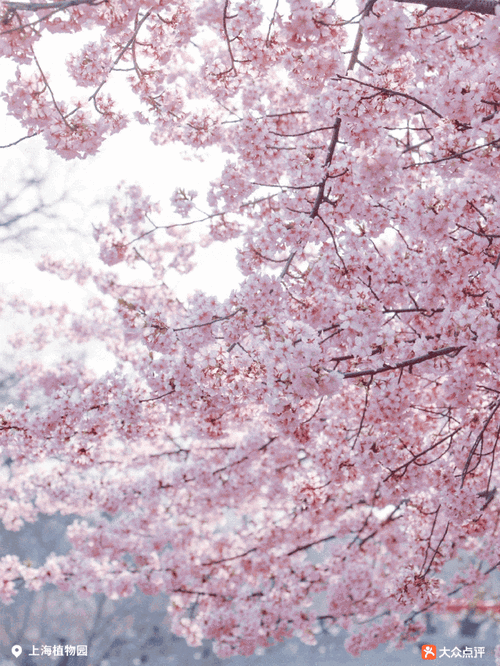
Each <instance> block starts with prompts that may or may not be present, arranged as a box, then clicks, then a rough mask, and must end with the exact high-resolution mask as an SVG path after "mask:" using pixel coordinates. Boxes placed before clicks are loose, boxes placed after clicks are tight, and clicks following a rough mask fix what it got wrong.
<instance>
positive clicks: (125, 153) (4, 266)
mask: <svg viewBox="0 0 500 666" xmlns="http://www.w3.org/2000/svg"><path fill="white" fill-rule="evenodd" d="M264 5H265V6H266V8H268V11H270V12H271V13H272V11H273V9H274V5H275V0H265V3H264ZM337 7H338V8H339V10H340V11H341V13H342V14H343V15H344V16H346V17H347V16H349V17H351V16H352V15H354V14H356V13H357V5H356V2H355V1H354V0H340V1H339V2H337ZM352 31H353V32H354V29H352ZM91 35H92V33H89V32H87V33H84V34H77V35H49V36H48V39H47V40H46V41H45V42H43V43H41V44H39V45H38V46H37V47H36V51H35V52H36V54H37V57H38V59H39V60H40V62H41V64H42V67H43V68H44V70H45V71H46V72H50V82H51V86H52V87H53V89H54V92H55V95H56V98H59V99H61V98H67V97H68V95H69V94H71V93H68V91H71V90H72V89H73V90H74V92H77V90H76V88H75V87H74V86H73V84H72V82H71V80H70V79H69V77H68V76H67V73H66V69H65V57H66V54H67V53H69V52H75V51H76V50H77V49H78V46H79V45H83V44H85V43H87V42H88V41H90V40H91V38H92V37H91ZM351 38H353V36H352V35H351ZM14 71H15V66H14V65H13V63H11V62H10V61H8V60H6V59H5V58H3V59H1V60H0V89H5V83H6V82H7V81H8V80H9V78H11V77H12V75H13V73H14ZM111 92H112V93H113V92H114V91H113V90H112V89H111ZM121 92H122V90H121ZM78 94H79V95H80V94H81V91H79V92H78ZM125 94H129V95H130V93H128V92H127V93H125ZM24 133H25V132H24V131H23V129H22V128H21V127H20V125H19V123H18V122H17V121H16V120H14V119H13V118H11V117H8V116H7V115H6V110H5V104H4V103H0V145H3V144H8V143H10V142H12V141H15V140H17V139H18V138H20V137H22V136H23V135H24ZM182 150H185V149H181V148H178V147H176V146H161V147H158V146H154V145H153V144H152V143H151V142H150V140H149V129H148V128H147V127H146V126H142V125H138V124H136V123H133V122H132V123H131V125H130V126H129V127H128V128H127V129H126V130H124V131H122V132H120V133H119V134H116V135H114V136H112V137H111V138H110V139H107V140H106V141H105V143H104V144H103V147H102V149H101V150H100V152H99V153H98V154H97V155H96V156H95V157H90V158H87V159H85V160H83V161H72V162H68V161H65V160H63V159H61V158H58V157H57V156H56V155H52V154H51V155H50V157H48V156H47V151H46V149H45V144H44V141H43V140H41V139H38V138H36V137H35V138H33V139H28V140H27V141H24V142H22V143H20V144H19V145H18V146H16V147H12V148H7V149H3V150H0V169H2V173H3V174H4V176H3V178H2V181H3V188H1V189H5V187H7V188H8V187H9V185H8V183H9V175H10V174H11V173H15V172H16V171H18V172H21V173H22V172H23V171H24V170H27V169H29V166H30V164H31V163H32V162H36V161H39V162H41V163H42V164H43V163H44V162H45V166H44V167H42V168H45V169H47V170H48V171H50V176H51V181H50V182H51V183H52V185H51V186H50V187H52V189H54V191H55V190H57V188H58V187H62V184H63V183H64V182H65V181H69V183H70V185H71V191H72V193H73V195H74V197H76V198H77V199H80V200H81V201H82V202H90V201H92V200H95V199H101V200H108V199H109V198H110V197H111V196H112V195H113V193H114V189H115V187H116V185H117V184H118V182H120V181H121V180H125V181H126V182H127V183H130V184H133V183H136V182H137V183H139V184H140V185H141V186H142V187H143V190H144V192H145V193H146V194H148V195H150V196H151V198H152V199H153V201H156V200H157V201H160V203H161V205H162V211H163V212H162V216H161V218H160V219H161V222H160V223H161V224H167V223H168V219H169V216H171V215H172V213H171V212H170V211H169V199H170V196H171V194H172V191H173V190H174V189H175V187H186V189H196V190H199V191H200V192H203V190H204V189H205V187H206V185H207V184H208V182H209V180H210V179H211V178H213V177H214V174H216V173H218V172H219V170H220V167H221V166H222V165H223V164H224V162H225V160H226V157H225V156H223V155H221V154H220V153H217V151H216V150H212V152H211V156H210V158H209V159H207V160H206V161H205V162H199V161H187V160H186V159H184V158H183V157H182V156H181V152H182ZM88 215H89V213H88V212H87V213H86V215H85V214H82V210H81V209H80V210H79V209H78V206H77V207H76V208H75V207H73V209H71V208H68V212H67V217H68V221H71V222H72V223H73V224H74V225H76V226H79V227H81V228H82V230H83V231H84V232H85V233H86V234H88V235H89V236H90V231H91V226H90V223H91V222H94V223H95V222H98V223H99V222H102V221H105V220H106V217H107V213H106V210H105V208H103V207H101V208H100V209H99V210H98V211H96V212H91V213H90V216H91V218H92V219H90V220H89V219H87V218H88ZM70 218H71V219H70ZM43 224H44V227H45V224H48V223H46V222H43ZM62 226H63V225H61V224H60V226H59V227H57V226H56V227H55V228H54V229H53V230H52V229H51V228H50V226H49V225H48V226H47V228H48V233H47V234H46V238H44V240H43V245H44V247H43V250H45V251H47V250H49V252H50V253H54V254H55V255H56V256H61V254H62V255H63V256H64V255H67V256H73V257H75V256H81V255H82V253H85V252H90V253H92V252H94V253H95V254H97V245H96V244H94V243H93V241H91V244H90V245H86V244H85V243H84V242H83V241H82V238H81V237H79V236H75V235H74V234H73V235H72V234H71V233H68V234H62V233H61V228H62ZM201 226H202V225H200V227H201ZM200 230H201V229H200ZM40 253H41V248H38V251H37V250H36V249H35V251H33V252H31V253H27V252H24V251H23V252H19V251H17V252H16V251H13V250H12V247H11V246H2V245H0V283H2V284H3V285H4V286H6V287H7V288H8V290H9V291H10V292H11V293H13V292H19V291H21V292H23V293H24V294H25V295H27V294H29V295H30V296H32V297H33V298H34V299H36V300H42V301H44V302H47V301H51V300H61V299H62V300H67V301H71V303H72V304H73V305H74V306H76V307H78V303H79V301H81V298H80V297H79V292H78V288H77V287H75V286H74V285H71V284H69V283H61V282H60V281H59V280H58V279H57V278H55V277H54V276H51V275H48V274H46V273H40V272H39V271H38V270H37V269H36V267H35V265H34V261H33V255H37V254H40ZM240 277H241V276H240V274H239V272H238V271H237V270H236V266H235V254H234V245H233V246H230V247H228V244H222V243H214V244H213V245H212V246H211V247H210V248H208V249H205V250H203V251H201V252H200V253H199V256H198V265H197V268H196V269H195V270H194V271H193V272H192V273H191V274H189V275H188V276H185V277H182V278H179V279H178V280H177V283H176V284H175V285H172V286H175V287H176V289H177V291H178V293H179V295H180V296H181V297H182V296H184V295H186V294H187V293H189V292H190V291H194V290H195V289H197V288H202V289H203V290H204V291H205V292H208V293H212V294H214V295H217V296H218V297H219V298H221V299H222V298H225V297H226V296H228V295H229V293H230V292H231V290H232V289H234V288H235V287H236V286H237V284H238V282H239V279H240ZM8 328H10V327H8V326H7V325H6V322H5V320H4V323H3V326H2V329H3V330H2V331H1V332H0V347H1V346H2V343H3V342H4V341H5V336H6V335H7V331H8ZM9 332H10V331H9ZM101 361H102V359H101Z"/></svg>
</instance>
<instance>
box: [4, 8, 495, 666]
mask: <svg viewBox="0 0 500 666" xmlns="http://www.w3.org/2000/svg"><path fill="white" fill-rule="evenodd" d="M424 4H425V3H424ZM427 4H428V5H430V4H437V3H431V2H428V3H427ZM466 4H467V3H466ZM476 4H477V5H480V4H481V3H476ZM483 4H485V5H487V4H488V3H487V2H485V3H483ZM491 4H492V3H491V2H490V3H489V5H491ZM493 4H494V3H493ZM353 5H354V3H353ZM457 5H458V6H460V3H452V6H457ZM479 9H481V7H479ZM487 9H488V8H487ZM490 10H491V7H489V9H488V11H486V10H485V12H484V13H475V12H473V11H457V10H456V9H449V8H448V9H446V8H442V7H441V8H434V9H432V10H429V11H426V8H425V7H423V6H422V5H417V4H404V3H402V2H397V1H395V0H376V1H375V2H374V1H373V0H371V1H370V2H369V3H368V4H365V2H364V0H363V1H362V2H359V4H358V11H359V14H358V15H357V16H356V17H354V18H353V19H352V21H351V25H354V26H356V29H357V35H356V38H355V41H354V39H350V37H349V32H348V30H347V26H346V24H345V19H344V18H342V17H340V16H339V15H338V14H337V12H336V8H335V4H334V3H333V4H330V3H328V2H324V3H322V1H321V0H317V1H314V0H287V1H286V2H285V0H279V1H278V2H277V3H276V5H275V7H271V9H270V10H268V9H266V8H264V9H263V8H262V7H261V6H260V5H259V3H258V2H256V1H254V0H191V1H189V2H186V1H184V0H183V1H180V0H179V1H178V0H102V1H100V2H98V1H95V2H93V1H91V0H87V1H84V0H69V1H68V2H66V1H64V2H62V1H59V0H58V1H54V2H37V3H35V2H34V3H23V2H17V1H16V2H14V1H12V2H7V3H4V5H3V10H2V15H3V20H2V34H1V41H0V49H1V53H2V55H4V56H6V57H9V58H11V59H13V60H14V61H16V62H17V63H18V64H19V69H18V71H17V75H16V77H15V79H14V80H12V81H11V82H10V83H9V85H8V88H7V90H6V92H5V94H4V99H5V100H6V102H7V104H8V109H9V112H10V113H11V114H12V115H13V116H15V117H16V118H18V119H19V121H20V122H21V123H22V125H23V126H24V128H25V129H26V133H27V134H28V135H34V134H41V135H43V137H44V138H45V140H46V142H47V145H48V146H49V148H51V149H53V150H54V151H56V152H57V153H58V154H59V155H61V156H63V157H65V158H68V159H69V158H74V157H79V158H84V157H85V156H87V155H91V154H94V153H96V152H97V151H98V150H99V147H100V146H101V145H102V143H103V141H104V140H105V139H106V138H107V137H108V136H109V135H111V134H112V133H116V132H119V131H121V130H122V129H123V128H124V127H125V126H126V125H127V123H129V122H132V121H134V120H135V121H138V122H140V123H144V124H147V125H149V126H150V127H151V140H152V141H153V142H154V143H156V144H167V143H171V142H181V143H182V144H184V145H185V146H187V147H188V148H190V149H192V153H193V157H194V158H196V156H198V155H202V154H203V151H204V149H206V148H210V147H217V148H219V149H220V150H222V151H223V152H224V153H225V154H226V155H227V161H226V163H225V166H224V168H223V170H222V172H221V173H220V174H218V175H217V176H216V177H214V179H213V180H212V182H211V185H210V189H209V192H208V195H207V203H206V205H205V212H204V214H203V215H201V214H200V212H199V211H200V208H203V206H204V204H203V202H202V199H201V195H198V193H197V192H196V191H195V187H196V184H195V183H179V184H178V185H179V187H178V189H176V190H175V192H174V194H173V196H172V203H173V205H174V207H175V209H176V211H177V213H178V215H180V216H182V218H184V219H183V220H181V221H180V222H179V220H178V218H177V219H175V218H171V219H169V218H168V216H165V215H162V214H161V211H160V209H159V206H158V205H157V204H155V203H154V202H152V201H151V200H150V198H149V197H148V196H147V194H146V193H144V192H143V191H141V189H140V188H139V187H138V186H135V185H125V184H124V185H122V186H121V189H120V191H119V192H118V194H117V196H116V198H115V199H113V201H112V202H111V205H110V214H109V220H108V221H106V222H105V223H95V239H96V241H97V242H98V244H99V247H100V258H101V260H102V266H101V269H100V270H96V269H95V268H94V267H91V266H88V265H86V264H85V263H83V262H82V263H76V262H62V261H56V260H54V259H50V258H47V259H46V260H45V261H44V262H43V264H42V265H41V268H42V269H43V270H46V271H50V272H53V273H55V274H57V275H59V276H60V277H61V278H62V279H66V280H75V281H77V282H78V283H80V284H83V283H85V282H88V281H90V282H92V283H93V284H95V285H96V287H97V288H98V290H99V293H100V296H99V297H98V298H97V297H96V298H94V299H93V300H91V301H89V303H88V305H87V309H86V311H85V312H84V313H83V314H82V313H79V314H78V313H75V312H72V311H71V309H69V308H68V307H58V306H55V305H54V306H51V307H43V306H41V305H34V304H31V303H27V302H24V301H21V300H20V299H18V300H16V301H13V302H11V303H10V304H7V305H6V308H7V307H11V308H12V307H13V308H16V309H17V310H19V311H28V312H30V313H31V314H32V315H33V316H37V317H40V324H39V325H37V326H36V327H35V328H34V330H33V331H31V332H27V333H26V334H25V336H24V337H23V338H21V336H18V338H17V343H18V344H34V345H35V347H36V348H39V349H41V348H43V346H44V345H46V344H48V343H50V342H51V341H52V340H53V339H56V338H57V339H61V340H63V341H73V342H82V343H84V342H86V341H88V340H100V341H102V342H103V343H104V344H105V345H106V347H107V349H108V350H109V351H110V352H112V353H113V354H114V356H115V358H116V366H115V368H114V370H113V371H112V372H109V373H107V374H106V375H104V376H100V377H98V376H94V375H93V374H92V372H90V370H89V369H88V368H86V367H85V365H84V364H83V363H80V362H78V361H77V360H66V361H64V362H61V364H60V365H59V366H58V367H57V368H54V367H52V368H44V367H42V365H41V364H40V363H37V362H35V361H29V360H28V359H29V356H28V352H26V354H27V356H26V359H27V360H26V361H25V362H24V365H23V367H22V375H23V381H22V384H21V389H20V394H19V395H20V398H21V399H22V400H24V401H25V403H26V404H25V407H24V408H22V409H18V408H14V407H12V406H11V407H8V408H7V409H5V410H4V411H3V414H2V416H1V421H0V428H1V432H0V445H1V447H2V453H3V455H4V456H5V457H8V458H10V461H11V462H10V478H9V479H8V480H7V481H5V482H3V484H2V487H1V489H0V513H1V518H2V520H3V522H4V524H5V525H6V526H7V527H9V528H10V529H19V528H20V526H21V525H22V524H23V521H33V520H35V519H36V517H37V515H38V514H39V513H44V514H50V513H54V512H57V511H60V512H61V513H64V514H77V515H79V516H81V517H82V520H80V521H77V522H75V523H74V524H73V525H72V526H71V527H70V528H69V530H68V536H69V538H70V540H71V543H72V550H71V551H70V552H69V553H68V554H67V555H64V556H55V555H54V556H51V557H50V558H49V559H48V560H47V561H46V563H45V564H44V565H43V566H41V567H34V566H27V565H25V564H23V563H21V562H20V561H18V560H17V559H16V558H13V557H10V556H6V557H3V558H2V559H1V560H0V570H1V577H0V580H1V590H0V594H1V597H2V599H3V600H4V601H5V602H8V601H9V600H10V599H11V597H12V596H13V595H14V594H15V589H16V587H18V586H19V585H20V584H22V583H23V581H24V584H25V585H26V586H28V587H29V588H31V589H39V588H41V587H42V586H43V585H44V584H45V583H55V584H56V585H58V586H59V587H61V588H63V589H75V590H77V591H79V592H80V593H82V594H83V593H94V592H104V593H105V594H106V595H108V596H110V597H111V598H113V597H115V598H116V597H117V596H125V595H129V594H131V593H132V592H133V590H134V587H135V586H137V587H138V588H139V589H141V590H142V591H143V592H146V593H148V594H156V593H158V592H164V593H167V594H169V595H170V608H169V610H170V613H171V617H172V628H173V630H174V631H175V632H177V633H178V634H181V635H183V636H185V637H186V638H187V639H188V641H190V642H191V643H192V644H197V643H199V641H200V640H201V639H202V638H209V639H213V640H214V641H215V649H216V650H217V651H218V653H219V654H220V655H222V656H230V655H232V654H235V653H240V654H245V655H249V654H252V652H253V651H254V650H255V649H256V648H257V647H259V646H266V645H269V644H270V642H273V641H276V640H281V639H283V638H284V637H286V636H289V635H291V634H292V633H293V632H295V633H296V634H298V635H299V636H301V637H302V639H303V640H305V641H314V635H313V629H314V628H315V625H316V623H317V622H318V616H319V617H320V618H322V619H323V621H325V622H336V623H338V624H339V625H340V626H342V627H344V628H345V629H347V630H349V632H350V637H349V638H348V640H347V644H346V647H347V648H348V649H349V650H350V651H351V652H352V653H353V654H358V653H359V652H360V651H361V650H364V649H370V648H373V647H375V646H376V645H378V644H379V643H382V642H385V641H388V640H392V641H394V642H395V643H396V644H398V643H401V641H404V640H408V639H412V638H415V637H417V636H418V635H419V634H420V633H421V632H422V627H423V625H422V620H421V618H422V612H423V611H424V610H427V609H433V610H436V611H440V610H443V609H445V608H446V606H447V603H448V602H449V601H450V600H451V599H453V600H456V599H463V600H465V601H468V600H472V599H474V598H476V597H477V595H478V594H480V593H481V591H482V590H484V589H485V586H487V585H488V579H489V577H491V576H493V575H494V573H495V570H496V567H497V566H498V565H499V564H500V537H499V533H498V518H499V515H500V514H499V508H498V499H497V496H496V485H498V484H499V482H500V469H499V464H498V462H497V461H496V458H498V451H497V444H498V440H499V437H500V379H499V374H498V363H499V355H498V345H499V339H500V267H499V263H500V242H499V238H500V211H499V207H498V206H497V203H499V200H500V194H499V192H498V173H499V168H500V152H499V146H500V114H499V111H500V87H499V86H498V55H499V48H500V18H499V17H497V16H495V15H494V13H492V12H491V11H490ZM266 12H267V13H266ZM81 30H89V31H90V32H89V43H88V44H87V45H86V46H85V47H84V48H83V49H81V50H79V51H78V52H74V53H71V54H70V55H69V56H68V59H67V67H68V71H69V73H70V75H71V77H72V78H73V80H74V82H75V84H76V85H77V86H78V89H82V88H84V90H83V91H82V92H81V93H80V94H79V96H78V97H75V96H74V95H72V96H71V97H70V98H68V99H63V98H62V97H60V91H57V90H55V89H53V87H52V86H51V79H50V72H46V71H45V70H44V67H43V62H42V61H41V59H39V58H38V57H37V47H38V41H39V40H40V39H45V40H47V39H48V40H50V39H56V37H53V36H52V35H51V34H50V33H59V32H69V33H71V32H77V31H81ZM351 42H354V44H353V43H351ZM120 76H121V77H124V78H126V80H127V81H128V83H129V86H130V89H131V90H132V91H133V93H135V95H136V96H137V98H138V101H139V103H138V109H139V110H138V111H137V112H136V113H135V115H131V116H130V115H127V112H126V110H121V109H120V108H119V107H118V102H117V101H116V100H114V99H112V98H111V96H110V95H109V93H108V92H107V85H108V84H107V81H108V79H109V78H110V77H120ZM190 188H193V189H190ZM197 221H198V224H194V223H195V222H197ZM200 228H203V229H204V231H203V233H202V236H201V240H200V236H199V235H198V236H195V235H194V234H193V233H192V230H193V229H200ZM234 240H236V241H237V244H238V266H239V269H240V271H241V273H242V274H243V276H244V279H243V280H242V282H241V284H240V285H235V289H234V291H233V292H232V293H231V295H230V296H229V298H227V300H225V301H224V302H220V301H219V300H217V299H216V298H215V297H212V296H207V295H206V294H204V293H203V292H202V291H199V292H197V293H196V294H195V295H193V296H192V297H191V298H189V299H187V300H184V301H181V300H179V298H178V297H177V296H176V294H175V293H173V292H172V290H171V289H170V288H169V286H168V284H167V282H168V281H167V280H166V279H165V274H166V272H167V271H171V270H175V271H177V272H179V273H181V274H182V273H186V272H189V271H190V270H191V269H192V268H193V257H194V253H195V250H196V247H197V245H198V244H200V243H201V244H202V245H204V246H208V245H209V244H210V243H211V242H213V241H234ZM121 263H124V264H126V265H128V266H129V267H132V268H133V267H135V266H144V264H145V263H146V264H147V265H148V266H149V267H150V275H151V278H150V280H149V281H148V280H146V279H143V278H140V279H139V278H137V280H136V281H135V282H134V283H133V284H131V283H130V281H129V282H126V281H124V280H123V279H122V278H121V277H120V266H119V264H121ZM115 266H116V268H113V267H115ZM40 391H43V392H44V393H45V395H46V396H47V399H46V400H45V401H42V402H40V401H39V400H38V403H39V405H38V406H37V407H36V408H35V407H32V408H30V404H33V403H32V402H30V401H32V396H38V395H39V394H40ZM42 462H45V463H46V464H43V465H42V464H40V463H42ZM96 516H98V518H96ZM85 518H87V520H85ZM315 548H316V549H318V548H320V549H321V548H323V550H322V555H321V557H320V558H319V559H320V561H319V563H318V557H316V558H311V557H309V555H310V553H311V552H312V550H314V549H315ZM464 552H468V554H469V556H470V565H466V566H465V568H464V569H463V570H460V572H459V573H458V574H456V575H454V577H452V578H451V579H450V576H446V575H444V574H443V568H444V566H445V565H446V563H448V562H449V561H451V560H452V559H454V558H456V557H457V555H458V554H459V553H462V554H463V553H464ZM320 592H324V593H326V594H325V595H323V598H324V599H326V600H325V601H324V603H323V607H322V610H316V609H317V608H319V606H318V605H314V604H313V602H314V600H315V598H316V597H317V595H318V593H320Z"/></svg>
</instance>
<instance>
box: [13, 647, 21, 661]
mask: <svg viewBox="0 0 500 666" xmlns="http://www.w3.org/2000/svg"><path fill="white" fill-rule="evenodd" d="M22 651H23V648H22V647H21V646H20V645H14V647H13V648H12V654H13V655H14V657H15V658H16V659H17V658H18V657H19V655H20V654H21V652H22Z"/></svg>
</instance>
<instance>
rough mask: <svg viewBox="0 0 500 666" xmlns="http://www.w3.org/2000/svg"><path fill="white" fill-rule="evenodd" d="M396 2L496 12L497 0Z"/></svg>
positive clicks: (403, 0) (467, 10) (468, 10)
mask: <svg viewBox="0 0 500 666" xmlns="http://www.w3.org/2000/svg"><path fill="white" fill-rule="evenodd" d="M394 2H398V3H400V4H402V3H409V4H413V5H425V6H426V7H427V8H428V9H433V8H436V7H441V8H443V9H459V10H460V11H466V12H476V13H477V14H495V7H496V6H497V5H498V4H499V3H498V2H496V0H394Z"/></svg>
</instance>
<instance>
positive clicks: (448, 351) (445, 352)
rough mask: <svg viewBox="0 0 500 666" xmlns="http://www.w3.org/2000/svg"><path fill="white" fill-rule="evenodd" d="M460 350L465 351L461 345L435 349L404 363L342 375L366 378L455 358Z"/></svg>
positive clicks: (352, 377)
mask: <svg viewBox="0 0 500 666" xmlns="http://www.w3.org/2000/svg"><path fill="white" fill-rule="evenodd" d="M462 349H465V345H462V346H461V347H443V349H436V350H434V351H430V352H429V353H427V354H424V355H423V356H415V358H410V359H408V360H406V361H399V362H398V363H394V364H393V365H385V364H384V365H383V366H382V367H381V368H374V369H373V370H357V371H356V372H346V373H344V378H345V379H354V378H356V377H368V376H370V375H371V376H373V375H378V374H380V373H381V372H389V370H399V369H401V368H408V367H411V366H413V365H417V364H418V363H423V362H424V361H430V360H431V359H433V358H437V357H438V356H450V355H453V356H456V355H457V354H459V353H460V352H461V351H462Z"/></svg>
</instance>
